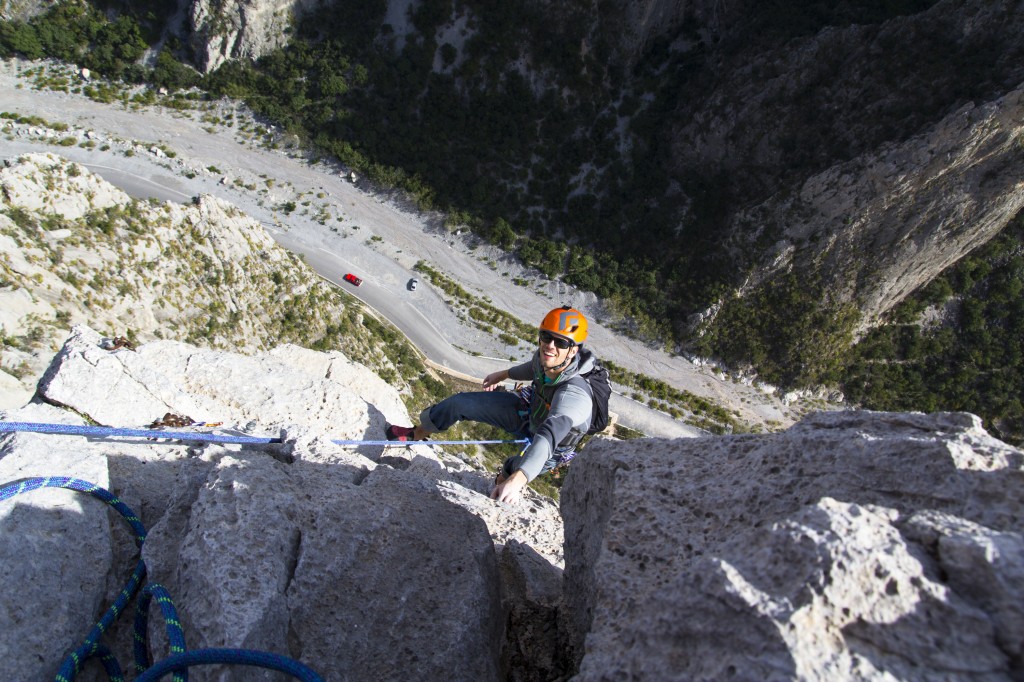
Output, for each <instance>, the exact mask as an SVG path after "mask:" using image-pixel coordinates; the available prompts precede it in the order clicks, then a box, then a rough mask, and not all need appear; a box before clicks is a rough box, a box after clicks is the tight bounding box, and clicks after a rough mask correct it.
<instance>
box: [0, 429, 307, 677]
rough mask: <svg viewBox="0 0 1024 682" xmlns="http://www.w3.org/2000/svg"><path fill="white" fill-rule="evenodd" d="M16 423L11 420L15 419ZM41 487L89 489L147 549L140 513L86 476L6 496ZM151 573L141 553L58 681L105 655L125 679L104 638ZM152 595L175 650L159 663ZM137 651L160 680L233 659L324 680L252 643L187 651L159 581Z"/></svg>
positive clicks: (140, 619)
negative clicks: (152, 648)
mask: <svg viewBox="0 0 1024 682" xmlns="http://www.w3.org/2000/svg"><path fill="white" fill-rule="evenodd" d="M9 423H10V422H9ZM40 488H66V489H68V490H76V491H79V492H85V493H88V494H90V495H92V496H93V497H96V498H97V499H99V500H102V501H103V502H105V503H107V504H108V505H110V506H112V507H113V508H114V509H116V510H117V511H118V513H120V514H121V516H122V517H124V519H125V520H126V521H127V522H128V524H129V525H130V526H131V527H132V530H133V531H135V543H136V544H137V545H138V546H139V549H140V550H141V549H142V543H143V542H145V540H146V528H145V526H143V525H142V522H141V521H140V520H139V518H138V516H136V515H135V512H133V511H132V510H131V509H130V508H129V507H128V506H127V505H126V504H125V503H124V502H122V501H121V500H119V499H118V498H117V497H116V496H114V495H113V494H111V493H110V491H108V490H105V489H103V488H101V487H99V486H97V485H96V484H94V483H90V482H88V481H83V480H81V479H77V478H70V477H66V476H52V477H46V478H29V479H25V480H23V481H19V482H17V483H11V484H7V485H4V486H3V487H0V502H3V501H5V500H8V499H10V498H12V497H14V496H15V495H20V494H22V493H26V492H29V491H32V490H38V489H40ZM145 576H146V564H145V563H144V562H143V561H142V560H141V559H140V560H139V562H138V564H137V565H136V566H135V570H134V571H132V575H131V577H130V578H129V580H128V583H127V584H126V585H125V587H124V588H123V589H122V590H121V593H120V594H119V595H118V598H117V599H116V600H115V602H114V604H112V605H111V607H110V608H109V609H107V611H106V613H104V614H103V617H102V618H100V621H99V622H98V623H97V624H96V625H94V626H93V628H92V629H91V630H90V631H89V634H88V635H87V636H86V638H85V641H84V642H82V644H81V646H79V647H78V648H77V649H75V650H74V651H72V652H71V654H69V655H68V657H67V658H65V659H64V662H63V663H62V664H61V668H60V671H59V672H58V673H57V676H56V678H55V679H56V680H57V682H72V681H73V680H74V679H75V677H76V676H77V675H78V673H79V672H81V670H82V666H84V665H85V663H86V662H87V661H88V660H89V659H91V658H98V659H100V663H101V665H103V669H104V671H106V673H107V678H108V679H110V680H111V681H112V682H124V676H123V675H122V672H121V666H120V665H119V664H118V662H117V659H116V658H115V657H114V655H113V654H112V653H111V651H110V649H109V648H107V646H106V645H104V644H102V643H101V642H100V641H99V640H100V637H102V636H103V634H104V633H105V632H106V631H107V630H108V629H109V628H110V626H111V625H112V624H113V623H114V621H115V620H116V619H117V617H118V616H119V615H120V614H121V613H122V612H123V611H124V609H125V607H126V606H127V604H128V603H129V602H130V601H131V599H132V597H133V596H134V595H135V593H136V592H137V591H138V589H139V586H140V585H141V584H142V582H143V580H144V579H145ZM152 599H156V600H157V603H158V604H159V605H160V610H161V614H162V615H163V618H164V623H165V625H166V627H167V637H168V642H169V643H170V650H171V655H170V656H168V657H167V658H165V659H163V660H162V661H160V662H159V663H156V664H153V665H150V656H149V646H148V644H147V641H146V638H147V632H148V628H147V624H148V610H149V606H150V603H151V600H152ZM133 639H134V653H135V669H136V672H138V673H140V676H139V677H137V678H136V681H137V682H138V681H140V680H146V681H147V682H149V681H151V680H158V679H160V678H161V677H163V676H164V675H166V674H167V673H173V675H174V678H173V679H174V680H175V682H186V681H187V680H188V670H187V669H188V668H189V667H191V666H194V665H211V664H229V665H250V666H257V667H261V668H270V669H272V670H278V671H280V672H284V673H288V674H289V675H291V676H292V677H294V678H296V679H299V680H301V681H302V682H323V678H321V677H320V676H319V675H318V674H317V673H316V672H315V671H314V670H313V669H312V668H309V667H308V666H305V665H303V664H302V663H299V662H298V661H295V660H293V659H290V658H288V657H286V656H281V655H280V654H274V653H268V652H262V651H251V650H248V649H197V650H196V651H187V650H186V647H185V635H184V632H183V631H182V629H181V622H180V621H179V619H178V614H177V611H176V610H175V608H174V604H173V603H172V602H171V598H170V595H169V594H168V593H167V590H165V589H164V588H163V587H162V586H160V585H159V584H157V583H152V584H150V585H147V586H146V587H145V588H144V589H143V591H142V594H141V596H140V598H139V601H138V603H137V604H136V614H135V621H134V632H133Z"/></svg>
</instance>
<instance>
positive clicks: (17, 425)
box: [0, 421, 530, 447]
mask: <svg viewBox="0 0 1024 682" xmlns="http://www.w3.org/2000/svg"><path fill="white" fill-rule="evenodd" d="M15 431H29V432H32V433H48V434H56V435H62V436H92V437H94V438H106V437H111V436H127V437H134V438H149V439H156V438H170V439H173V440H185V441H202V442H207V443H238V444H242V445H244V444H267V443H281V442H282V441H281V439H280V438H264V437H262V436H232V435H226V434H220V433H199V432H196V431H165V430H157V429H123V428H116V427H112V426H82V425H77V424H36V423H33V422H5V421H0V433H13V432H15ZM331 442H332V443H334V444H335V445H344V446H349V447H352V446H359V445H394V446H398V447H411V446H413V445H427V446H434V445H493V444H496V443H529V442H530V441H529V440H528V439H526V438H519V439H517V440H413V441H404V440H332V441H331Z"/></svg>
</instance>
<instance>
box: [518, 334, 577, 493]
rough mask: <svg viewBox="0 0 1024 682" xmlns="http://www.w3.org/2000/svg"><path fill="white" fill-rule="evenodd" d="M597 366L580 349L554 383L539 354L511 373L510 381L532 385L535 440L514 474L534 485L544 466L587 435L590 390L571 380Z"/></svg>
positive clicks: (531, 409) (524, 453)
mask: <svg viewBox="0 0 1024 682" xmlns="http://www.w3.org/2000/svg"><path fill="white" fill-rule="evenodd" d="M595 364H596V362H595V360H594V356H593V355H592V354H591V352H590V351H589V350H586V349H585V348H583V347H580V351H579V352H578V353H577V354H576V356H575V357H574V358H573V359H572V361H571V362H570V363H569V364H568V366H566V368H565V369H564V370H562V372H561V373H560V374H559V375H558V376H557V377H556V378H555V379H553V380H552V379H549V378H548V377H547V376H546V375H545V374H544V369H543V367H542V366H541V364H540V356H539V353H534V355H533V358H532V359H531V360H530V362H525V363H523V364H521V365H516V366H515V367H512V368H511V369H509V371H508V376H509V378H510V379H513V380H515V381H530V382H532V383H533V397H532V400H531V403H530V431H531V432H532V433H533V439H532V440H531V443H530V445H529V447H527V448H526V450H524V451H523V454H522V455H521V456H520V457H519V458H517V461H516V462H515V464H514V466H513V471H515V470H519V471H522V472H523V473H524V474H525V475H526V477H527V479H529V480H531V481H532V480H533V479H534V478H536V477H537V476H538V475H539V474H540V472H541V470H542V469H543V468H544V463H545V462H547V461H548V460H549V459H551V458H553V457H555V456H557V455H558V454H560V453H562V452H565V451H568V450H571V449H572V448H573V447H575V445H576V444H577V443H578V442H579V440H580V438H582V437H583V434H585V433H586V432H587V429H588V428H590V416H591V413H592V405H593V400H592V398H591V396H590V392H589V391H588V389H587V388H584V387H583V386H581V385H579V384H580V382H572V381H571V380H572V379H573V377H576V376H577V375H579V374H585V373H586V372H589V371H590V370H592V369H593V368H594V365H595Z"/></svg>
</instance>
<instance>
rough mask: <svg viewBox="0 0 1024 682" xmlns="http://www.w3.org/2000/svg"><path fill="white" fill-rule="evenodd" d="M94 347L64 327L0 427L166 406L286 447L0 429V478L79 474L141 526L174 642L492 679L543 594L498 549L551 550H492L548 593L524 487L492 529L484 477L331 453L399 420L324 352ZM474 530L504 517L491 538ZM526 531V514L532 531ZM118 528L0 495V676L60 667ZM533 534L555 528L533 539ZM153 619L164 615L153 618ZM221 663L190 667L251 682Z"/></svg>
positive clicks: (414, 461)
mask: <svg viewBox="0 0 1024 682" xmlns="http://www.w3.org/2000/svg"><path fill="white" fill-rule="evenodd" d="M101 342H102V337H101V335H99V334H98V333H96V332H95V331H93V330H91V329H89V328H87V327H82V326H79V327H76V328H75V329H74V330H73V332H72V334H71V336H70V338H69V339H68V341H67V343H66V344H65V347H64V348H63V349H62V350H61V352H60V353H59V354H58V355H57V357H56V358H55V359H54V361H53V364H52V366H51V367H50V369H49V370H48V371H47V372H46V374H45V376H44V378H43V380H42V381H41V383H40V386H39V393H38V396H39V398H40V399H41V400H43V401H46V402H47V403H49V404H43V403H41V402H40V403H32V404H30V405H27V406H26V407H24V408H21V409H19V410H16V411H12V412H8V413H6V414H5V415H4V419H5V420H7V421H27V422H38V423H46V424H50V423H70V424H82V421H83V417H84V418H88V419H89V420H90V421H91V422H93V423H98V424H103V425H108V426H121V427H131V428H142V427H144V426H145V425H147V424H149V423H150V422H152V421H154V420H156V419H160V418H163V417H164V416H165V415H167V414H168V413H170V414H173V415H178V416H181V417H187V418H189V420H194V421H197V422H222V424H221V425H220V426H219V427H217V432H219V433H223V434H228V435H230V434H241V433H245V434H249V435H259V436H264V437H270V438H279V439H280V440H281V441H282V443H281V444H279V445H232V444H210V443H205V444H204V443H195V442H190V441H180V440H167V439H164V440H160V441H157V440H147V439H138V438H132V439H127V440H125V439H116V438H108V439H103V438H100V439H85V438H82V437H78V436H70V435H63V436H54V435H43V434H34V433H16V434H13V435H10V436H5V437H2V438H0V485H6V484H7V483H10V482H16V481H19V480H21V479H25V478H28V477H36V476H72V477H77V478H80V479H83V480H87V481H90V482H93V483H95V484H96V485H98V486H100V487H102V488H105V489H108V490H110V491H111V492H113V493H114V494H115V495H116V496H117V497H118V498H119V499H121V500H123V501H124V502H125V503H126V504H127V505H128V506H129V507H130V508H131V509H132V511H134V512H135V513H136V514H137V515H138V517H139V518H140V519H141V521H142V523H143V525H144V526H145V527H146V529H147V531H148V535H147V537H146V540H145V542H144V544H143V549H142V559H143V560H144V561H145V563H146V567H147V570H148V575H149V578H148V579H149V580H150V581H153V582H157V583H159V584H161V585H163V586H164V587H165V588H166V589H167V590H168V591H169V593H170V595H171V598H172V600H173V602H174V604H175V606H176V608H177V609H178V611H179V615H180V616H181V620H182V621H183V623H184V628H185V635H186V642H187V644H188V647H189V649H198V648H206V647H213V648H216V647H231V648H246V649H254V650H258V651H266V652H274V653H279V654H283V655H286V656H290V657H292V658H295V659H297V660H301V661H302V662H304V663H306V664H307V665H310V666H311V667H313V668H314V669H316V670H317V671H318V672H319V673H320V674H321V675H323V676H324V678H325V679H355V678H360V679H396V678H398V677H412V678H415V677H421V676H422V677H424V678H426V679H441V678H444V679H464V680H487V679H501V678H502V677H503V676H504V675H505V672H504V671H505V670H506V668H507V667H508V664H507V663H505V662H503V661H505V660H507V659H508V654H507V653H506V651H505V650H506V644H505V641H506V638H509V637H511V638H512V639H513V640H517V639H520V637H519V636H518V635H516V634H514V632H513V631H511V630H510V631H509V633H506V620H507V616H506V609H507V606H506V602H509V601H511V600H515V601H516V602H517V603H524V602H525V603H526V604H529V603H532V601H534V600H542V599H546V600H547V602H548V603H550V594H549V593H550V587H548V588H547V591H546V592H545V591H543V590H538V589H537V588H535V587H533V586H532V585H530V584H528V583H527V582H524V581H523V580H519V581H518V582H516V583H514V584H513V583H509V584H508V585H506V584H505V582H504V581H503V580H502V578H501V574H502V571H501V570H499V566H498V552H496V547H498V548H499V550H500V548H501V547H502V546H503V545H504V544H507V543H511V544H514V545H516V546H519V545H521V544H524V543H529V544H530V545H536V546H538V547H547V548H550V549H553V550H555V551H556V552H557V554H556V555H551V554H545V555H543V556H542V555H541V554H540V553H539V552H538V551H532V552H531V553H529V554H524V553H521V552H517V553H513V554H508V555H507V556H504V558H503V559H502V563H503V565H504V566H506V568H504V569H502V570H504V571H505V572H506V573H511V574H515V575H522V574H527V573H528V574H529V575H533V576H540V577H539V578H537V580H542V581H543V584H545V585H548V586H550V585H551V584H552V582H554V584H556V585H557V584H558V582H559V577H560V575H561V569H560V566H561V563H560V562H561V519H560V516H559V514H558V509H557V505H556V504H555V503H554V502H553V501H551V500H550V499H547V498H542V497H540V496H538V495H536V494H534V493H532V492H531V493H528V495H527V497H526V500H525V501H524V503H523V504H522V505H521V506H520V507H509V506H507V505H500V507H501V508H502V509H503V510H504V515H503V516H502V515H499V514H497V513H494V512H492V513H490V514H489V515H486V514H477V513H474V511H473V510H474V509H486V508H487V507H488V506H489V507H492V508H495V510H497V509H498V508H499V505H498V504H497V503H495V502H493V501H491V500H489V499H488V498H487V493H488V492H489V487H488V482H489V481H490V479H491V478H492V476H493V473H492V472H478V471H473V470H470V469H468V468H467V467H466V466H465V465H464V464H462V461H461V460H459V459H458V458H455V457H448V456H445V455H444V454H443V453H442V452H440V451H438V450H436V449H434V448H429V447H426V446H413V447H410V448H401V449H400V451H398V452H395V451H396V450H399V449H398V448H389V450H390V452H385V448H384V447H382V446H379V445H377V446H360V447H343V446H340V445H337V444H335V443H333V441H334V440H368V439H372V440H379V439H380V438H381V434H382V433H383V429H384V424H385V422H386V421H397V422H405V423H407V422H408V420H409V419H410V417H409V415H408V412H407V411H406V409H405V407H404V405H403V404H402V402H401V400H400V398H399V395H398V393H397V391H396V390H395V389H393V388H392V387H390V386H388V385H387V384H386V383H385V382H384V381H383V380H381V379H380V378H379V377H377V376H376V375H374V374H373V373H372V372H370V371H369V370H368V369H367V368H365V367H362V366H359V365H356V364H355V363H352V362H351V361H349V360H348V359H347V358H345V357H344V356H343V355H341V354H340V353H337V352H333V353H327V354H323V353H316V352H313V351H309V350H305V349H301V348H297V347H295V346H281V347H278V348H276V349H274V350H273V351H269V352H263V353H258V354H256V355H253V356H242V355H237V354H232V353H227V352H223V351H213V350H206V349H199V348H196V347H193V346H189V345H187V344H183V343H179V342H171V341H159V342H154V343H150V344H145V345H142V346H140V347H138V348H137V349H134V350H130V349H126V348H120V349H115V350H106V349H104V348H103V347H102V345H101ZM197 428H198V427H197ZM212 428H213V427H208V428H206V429H201V430H206V431H209V430H211V429H212ZM459 481H463V482H465V483H466V486H469V487H466V486H464V485H462V484H461V483H459ZM478 489H479V490H480V491H482V492H478V491H477V490H478ZM456 491H457V492H456ZM453 497H459V498H460V502H459V503H454V504H453V503H452V502H451V501H450V499H451V498H453ZM491 519H502V520H503V523H497V522H496V523H495V524H494V527H493V528H489V523H490V521H491ZM515 519H518V521H516V520H515ZM527 519H532V520H536V526H533V527H532V528H533V531H532V532H533V533H534V535H531V534H530V532H525V529H528V528H530V526H529V524H528V523H527ZM126 529H127V524H126V522H125V521H124V519H123V518H120V517H119V516H118V515H116V514H108V511H107V507H106V505H104V504H103V503H102V502H101V501H99V500H96V499H92V498H90V496H88V495H85V494H83V493H76V492H72V491H67V490H60V489H49V488H44V489H42V490H38V491H32V492H28V493H24V494H22V495H17V496H14V497H12V498H11V499H10V500H4V501H0V556H2V557H3V559H4V566H5V572H4V577H3V579H2V580H0V605H2V606H0V629H2V630H3V631H4V632H13V631H17V632H18V633H19V637H18V638H17V640H16V641H15V640H12V639H10V638H0V640H3V642H2V643H0V647H3V649H2V651H3V653H4V660H3V662H2V663H0V678H3V679H46V678H52V677H53V676H54V675H55V673H56V671H57V669H58V667H59V664H60V662H61V661H62V660H63V659H64V658H65V656H66V655H67V654H68V653H69V652H70V651H71V650H73V649H74V648H75V647H77V646H78V645H79V644H80V643H81V641H82V640H84V638H85V636H86V635H87V634H88V632H89V630H90V628H91V627H92V626H93V625H94V624H95V623H96V621H97V620H98V619H99V617H100V615H101V614H102V612H103V610H105V609H106V608H107V606H109V605H110V604H111V603H113V600H114V598H115V597H116V595H117V592H118V591H119V590H120V589H121V587H122V586H123V585H124V579H125V578H126V576H127V573H128V571H130V569H131V568H132V567H133V566H134V564H135V562H136V561H137V555H136V548H135V543H134V542H133V540H132V537H131V535H130V534H129V533H127V532H125V531H126ZM537 529H543V530H544V532H545V533H548V534H550V537H549V538H547V539H546V540H545V541H543V542H541V541H538V538H537V536H536V535H535V534H536V533H537V532H538V531H537ZM540 551H544V550H540ZM520 557H522V558H521V559H520ZM520 562H522V563H523V564H524V566H523V567H522V568H516V565H517V564H518V563H520ZM538 562H539V565H541V566H543V567H544V569H543V570H542V569H539V568H538ZM6 567H10V568H9V569H8V568H6ZM41 573H44V574H45V575H42V576H41V575H40V574H41ZM549 605H550V604H549ZM125 620H126V622H125V623H124V624H119V625H118V627H117V628H116V629H115V630H114V631H112V632H111V633H110V637H109V639H110V641H109V642H108V644H110V645H111V646H113V647H114V648H115V649H116V650H118V652H119V660H120V661H121V664H122V667H124V666H125V665H126V664H129V663H130V661H131V656H130V637H129V635H130V632H129V629H130V625H131V618H130V617H129V618H127V619H125ZM150 620H151V623H152V622H159V618H158V614H157V612H156V611H153V612H152V613H151V616H150ZM549 621H551V622H553V621H554V619H553V618H549ZM158 630H159V631H162V627H160V628H157V627H154V629H153V630H152V631H153V632H157V631H158ZM155 641H156V642H159V641H160V640H159V638H157V639H156V640H155ZM15 644H16V645H15ZM156 646H157V647H159V645H156ZM162 655H164V654H160V653H159V651H154V656H155V658H157V659H158V660H159V659H160V658H161V656H162ZM217 670H218V669H217V668H213V669H211V670H204V669H202V668H199V669H196V672H195V673H193V674H194V675H195V676H196V679H238V680H242V679H254V677H253V676H252V675H253V674H254V673H252V669H246V668H241V669H235V668H231V669H230V672H229V673H228V674H229V676H228V677H216V675H217V674H219V673H218V672H217ZM225 670H226V669H225ZM247 671H248V674H247ZM221 672H223V671H221Z"/></svg>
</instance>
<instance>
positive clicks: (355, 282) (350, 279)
mask: <svg viewBox="0 0 1024 682" xmlns="http://www.w3.org/2000/svg"><path fill="white" fill-rule="evenodd" d="M342 279H344V280H345V281H346V282H348V283H349V284H351V285H352V286H356V287H357V286H359V285H360V284H362V283H363V280H361V279H360V278H358V277H356V276H355V275H353V274H352V273H351V272H349V273H347V274H346V275H345V276H344V277H343V278H342Z"/></svg>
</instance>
